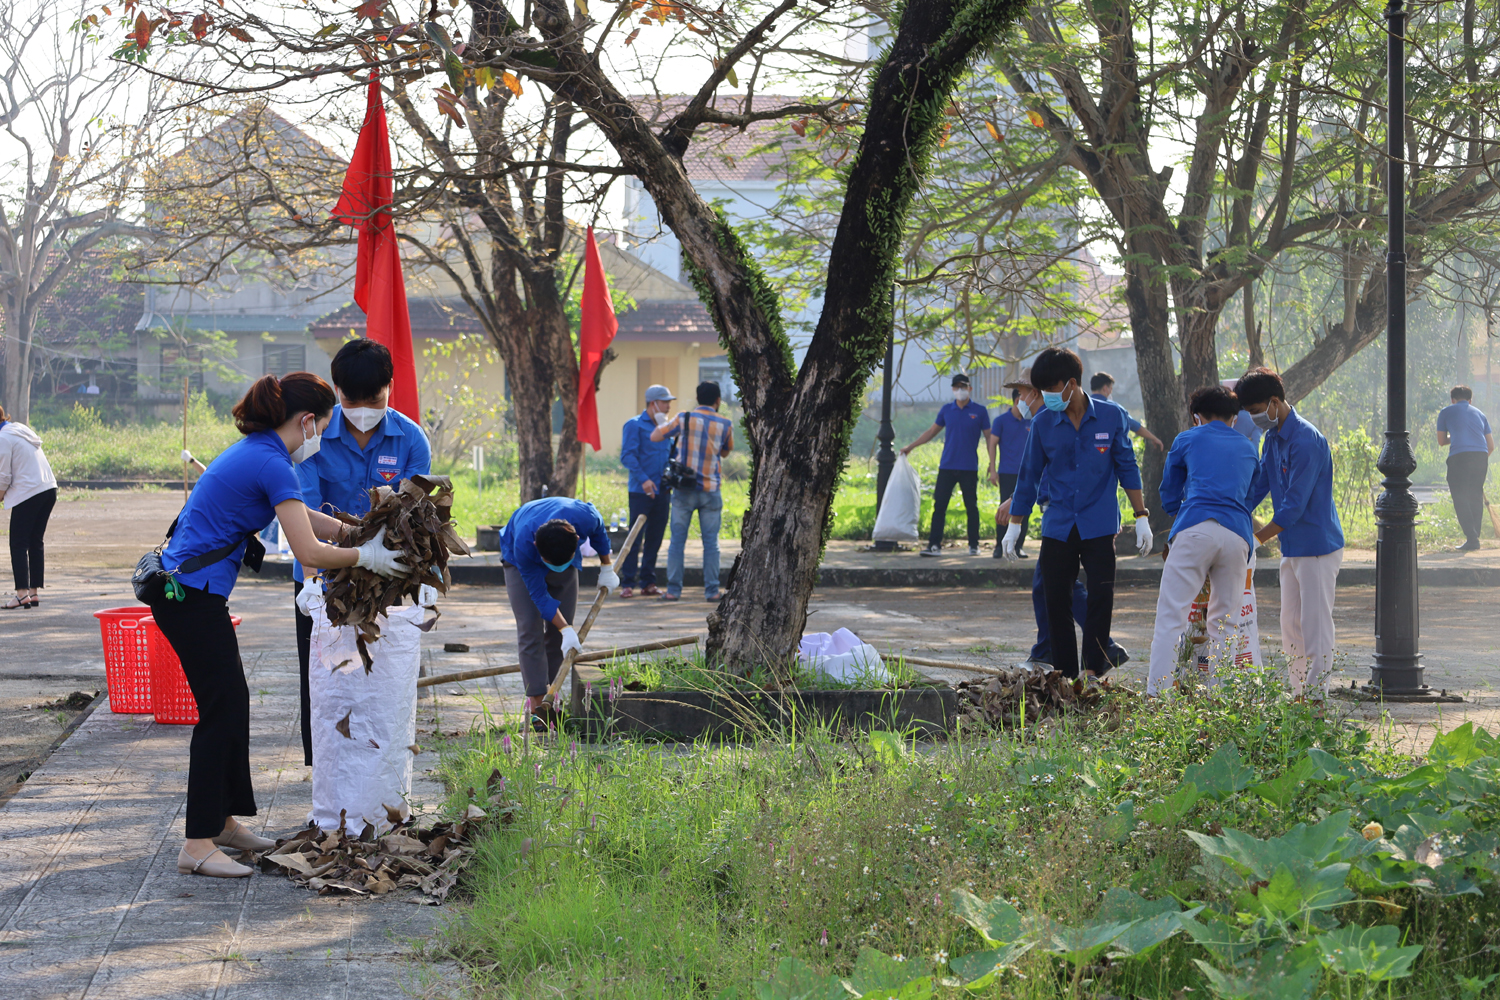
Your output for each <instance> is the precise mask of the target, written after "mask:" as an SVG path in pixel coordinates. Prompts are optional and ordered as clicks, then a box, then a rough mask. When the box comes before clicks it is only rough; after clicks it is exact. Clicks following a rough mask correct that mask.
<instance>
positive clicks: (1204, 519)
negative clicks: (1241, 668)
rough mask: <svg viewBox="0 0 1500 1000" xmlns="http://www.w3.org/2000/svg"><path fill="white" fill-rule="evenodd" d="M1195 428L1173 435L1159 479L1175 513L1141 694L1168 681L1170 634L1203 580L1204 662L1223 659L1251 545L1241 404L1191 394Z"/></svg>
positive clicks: (1220, 391)
mask: <svg viewBox="0 0 1500 1000" xmlns="http://www.w3.org/2000/svg"><path fill="white" fill-rule="evenodd" d="M1188 410H1189V413H1190V414H1191V416H1192V419H1193V423H1194V426H1193V427H1191V428H1190V429H1188V430H1185V431H1183V432H1182V433H1181V434H1179V435H1177V438H1176V439H1175V440H1174V441H1173V442H1172V450H1171V451H1170V452H1168V453H1167V468H1166V471H1165V472H1164V473H1163V474H1162V479H1161V506H1162V510H1164V511H1166V512H1167V513H1168V514H1174V515H1176V520H1175V521H1174V522H1173V523H1172V534H1171V536H1170V537H1169V538H1168V548H1167V553H1166V566H1165V567H1163V569H1162V574H1161V590H1160V592H1159V593H1158V595H1157V598H1156V631H1155V634H1154V635H1153V637H1152V639H1151V667H1150V671H1149V673H1148V674H1147V676H1146V694H1148V695H1158V694H1161V693H1162V688H1163V687H1169V686H1170V685H1171V683H1172V669H1173V666H1174V665H1175V663H1176V660H1177V657H1176V648H1177V637H1178V636H1179V635H1181V634H1182V630H1183V628H1184V627H1186V625H1187V620H1188V612H1189V609H1190V608H1191V606H1192V603H1193V598H1195V597H1196V596H1197V595H1198V592H1199V591H1200V590H1201V589H1202V588H1203V581H1204V579H1205V578H1206V579H1207V580H1208V581H1209V591H1208V594H1209V598H1208V620H1207V622H1206V625H1207V626H1208V638H1209V655H1208V662H1209V664H1210V665H1211V666H1212V667H1214V668H1215V669H1217V666H1218V665H1219V664H1221V663H1222V662H1223V661H1224V660H1225V659H1226V655H1225V650H1226V648H1227V645H1226V638H1227V635H1228V633H1229V632H1230V631H1232V629H1233V624H1232V623H1233V622H1235V621H1237V620H1238V618H1239V611H1240V598H1241V595H1242V594H1243V593H1244V590H1245V569H1246V567H1247V566H1249V564H1250V554H1251V552H1252V551H1253V550H1254V546H1255V542H1254V534H1253V532H1252V529H1251V526H1250V506H1249V500H1248V497H1249V493H1250V487H1251V484H1252V483H1253V482H1254V480H1255V474H1256V471H1257V470H1258V469H1259V467H1260V460H1259V458H1258V457H1257V455H1256V454H1255V445H1253V444H1251V443H1250V441H1249V439H1248V438H1246V437H1245V436H1244V435H1243V434H1241V433H1240V432H1239V431H1237V430H1235V429H1234V420H1235V417H1237V416H1238V415H1239V412H1240V402H1239V399H1238V398H1237V397H1236V396H1235V394H1234V393H1233V392H1231V391H1229V390H1228V389H1226V388H1225V387H1223V386H1221V385H1216V386H1210V387H1209V388H1206V389H1199V390H1198V391H1197V392H1195V393H1193V398H1192V401H1191V403H1190V404H1189V407H1188Z"/></svg>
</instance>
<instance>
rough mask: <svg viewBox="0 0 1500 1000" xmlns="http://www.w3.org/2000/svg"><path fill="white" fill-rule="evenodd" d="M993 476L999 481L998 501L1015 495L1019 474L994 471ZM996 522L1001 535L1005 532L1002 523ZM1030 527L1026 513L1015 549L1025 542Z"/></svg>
mask: <svg viewBox="0 0 1500 1000" xmlns="http://www.w3.org/2000/svg"><path fill="white" fill-rule="evenodd" d="M995 478H996V479H998V480H999V481H1000V502H1001V503H1004V502H1005V501H1007V500H1009V499H1010V498H1011V497H1013V496H1015V495H1016V483H1017V482H1018V481H1019V480H1020V478H1021V477H1020V476H1019V475H1017V474H1016V473H1014V472H997V473H995ZM996 524H997V525H998V527H997V528H996V530H997V531H998V532H999V533H1000V534H1001V535H1003V534H1005V526H1004V525H1000V524H999V522H998V521H997V522H996ZM1030 529H1031V515H1030V514H1027V515H1026V520H1024V521H1022V522H1021V537H1020V538H1017V539H1016V549H1017V550H1019V549H1020V548H1021V546H1022V545H1023V544H1025V542H1026V532H1027V531H1029V530H1030ZM997 537H998V536H997ZM997 548H998V546H997Z"/></svg>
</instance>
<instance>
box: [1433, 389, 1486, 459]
mask: <svg viewBox="0 0 1500 1000" xmlns="http://www.w3.org/2000/svg"><path fill="white" fill-rule="evenodd" d="M1437 429H1438V430H1440V431H1444V432H1446V433H1447V435H1448V454H1449V455H1462V454H1463V453H1464V452H1466V451H1477V452H1480V453H1482V454H1486V455H1487V454H1489V451H1490V446H1489V442H1487V441H1486V440H1485V439H1484V438H1485V435H1487V434H1489V433H1490V422H1489V420H1488V418H1486V417H1485V415H1484V411H1483V410H1481V409H1479V408H1478V407H1476V406H1473V405H1471V404H1470V403H1469V401H1468V400H1466V399H1461V400H1459V401H1458V402H1456V403H1454V404H1452V405H1451V406H1445V407H1443V409H1442V411H1441V412H1439V413H1438V418H1437Z"/></svg>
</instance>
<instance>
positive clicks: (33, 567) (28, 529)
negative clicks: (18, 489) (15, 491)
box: [10, 487, 57, 590]
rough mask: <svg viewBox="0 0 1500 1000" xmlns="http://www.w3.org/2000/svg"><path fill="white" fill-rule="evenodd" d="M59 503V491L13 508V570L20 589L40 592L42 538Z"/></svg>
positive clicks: (11, 539)
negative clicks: (53, 509) (55, 506)
mask: <svg viewBox="0 0 1500 1000" xmlns="http://www.w3.org/2000/svg"><path fill="white" fill-rule="evenodd" d="M56 503H57V488H56V487H53V488H52V489H50V490H43V491H42V492H40V493H38V494H37V495H36V496H34V497H27V498H26V499H25V500H22V501H21V502H20V503H18V504H16V505H15V506H14V507H12V508H11V509H10V568H11V572H12V573H14V574H15V577H16V589H17V590H32V589H38V590H39V589H41V586H42V576H43V574H42V570H43V566H42V555H43V550H42V536H43V535H45V534H46V533H47V521H48V519H50V518H51V517H52V507H53V505H54V504H56Z"/></svg>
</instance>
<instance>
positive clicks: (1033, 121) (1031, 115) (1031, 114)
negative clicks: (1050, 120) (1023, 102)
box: [1026, 110, 1047, 128]
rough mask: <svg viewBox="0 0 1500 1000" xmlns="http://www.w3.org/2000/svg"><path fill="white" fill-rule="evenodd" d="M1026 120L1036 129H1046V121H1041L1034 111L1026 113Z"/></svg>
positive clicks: (1040, 117)
mask: <svg viewBox="0 0 1500 1000" xmlns="http://www.w3.org/2000/svg"><path fill="white" fill-rule="evenodd" d="M1026 118H1027V120H1028V121H1030V122H1031V124H1033V125H1035V126H1036V127H1037V128H1046V127H1047V122H1046V120H1045V119H1043V118H1042V116H1041V115H1039V114H1037V113H1036V112H1035V111H1030V110H1028V111H1027V112H1026Z"/></svg>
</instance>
